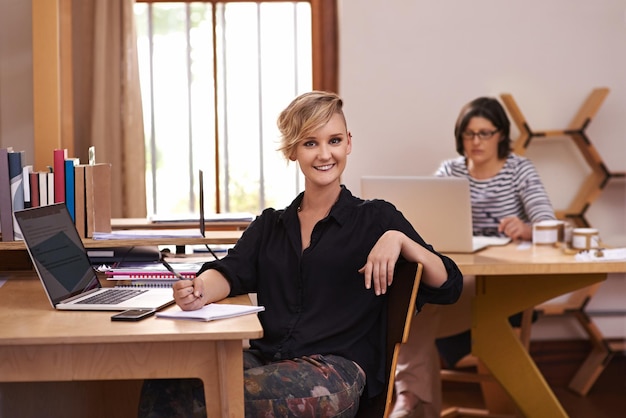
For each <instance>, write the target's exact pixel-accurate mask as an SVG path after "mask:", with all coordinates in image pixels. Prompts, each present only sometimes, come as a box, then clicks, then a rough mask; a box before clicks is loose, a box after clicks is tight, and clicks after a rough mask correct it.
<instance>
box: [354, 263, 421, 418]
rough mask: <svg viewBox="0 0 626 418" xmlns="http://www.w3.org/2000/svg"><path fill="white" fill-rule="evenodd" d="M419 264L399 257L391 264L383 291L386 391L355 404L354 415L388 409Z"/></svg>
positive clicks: (382, 413)
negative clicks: (391, 275) (389, 281)
mask: <svg viewBox="0 0 626 418" xmlns="http://www.w3.org/2000/svg"><path fill="white" fill-rule="evenodd" d="M422 268H423V266H422V264H421V263H409V262H404V261H400V262H398V263H397V264H396V266H395V271H394V278H393V283H392V284H391V286H390V287H389V289H388V294H387V298H388V300H387V338H386V341H387V344H386V358H385V378H386V379H385V380H386V382H385V383H386V387H387V389H386V391H384V392H383V393H381V394H380V395H378V396H377V397H376V398H375V399H373V400H372V401H371V402H369V403H368V404H367V405H363V407H362V408H359V412H358V413H357V415H356V416H357V417H358V418H366V417H367V418H374V417H376V418H380V417H387V416H389V414H390V412H391V404H392V401H393V387H394V382H395V374H396V364H397V361H398V351H399V350H400V344H402V343H404V342H406V340H407V338H408V336H409V329H410V328H411V321H412V320H413V317H414V316H415V301H416V299H417V289H418V288H419V283H420V279H421V277H422Z"/></svg>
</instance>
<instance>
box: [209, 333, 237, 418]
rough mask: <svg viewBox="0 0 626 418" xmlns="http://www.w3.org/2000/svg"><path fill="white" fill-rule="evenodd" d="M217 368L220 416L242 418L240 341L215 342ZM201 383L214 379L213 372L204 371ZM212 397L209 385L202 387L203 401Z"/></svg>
mask: <svg viewBox="0 0 626 418" xmlns="http://www.w3.org/2000/svg"><path fill="white" fill-rule="evenodd" d="M216 351H217V353H216V354H217V367H218V370H217V372H218V375H219V376H220V377H221V378H220V382H219V384H220V388H219V389H220V390H219V393H220V397H221V399H220V404H221V405H222V411H221V416H222V417H224V418H241V417H243V416H244V405H243V355H242V345H241V341H240V340H231V341H218V342H217V347H216ZM206 372H207V373H206V375H205V376H202V377H201V379H202V380H203V381H209V380H210V379H214V375H215V370H206ZM205 379H206V380H205ZM212 397H214V393H212V392H211V389H210V387H209V385H204V399H206V400H207V404H208V402H209V401H208V400H209V399H211V398H212Z"/></svg>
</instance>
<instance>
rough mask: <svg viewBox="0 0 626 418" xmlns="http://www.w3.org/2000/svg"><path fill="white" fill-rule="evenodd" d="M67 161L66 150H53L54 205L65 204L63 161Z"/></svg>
mask: <svg viewBox="0 0 626 418" xmlns="http://www.w3.org/2000/svg"><path fill="white" fill-rule="evenodd" d="M66 159H67V149H55V150H54V151H53V164H52V167H53V169H54V171H53V172H54V174H55V176H54V190H53V194H54V200H53V201H54V203H61V202H65V160H66Z"/></svg>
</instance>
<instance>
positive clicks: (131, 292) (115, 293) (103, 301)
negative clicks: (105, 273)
mask: <svg viewBox="0 0 626 418" xmlns="http://www.w3.org/2000/svg"><path fill="white" fill-rule="evenodd" d="M147 291H148V290H147V289H109V290H105V291H104V292H102V293H98V294H97V295H94V296H91V297H88V298H87V299H83V300H81V301H80V302H78V303H80V304H81V305H82V304H89V305H96V304H100V305H116V304H118V303H121V302H124V301H125V300H128V299H130V298H132V297H135V296H137V295H140V294H142V293H144V292H147Z"/></svg>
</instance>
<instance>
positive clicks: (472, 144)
mask: <svg viewBox="0 0 626 418" xmlns="http://www.w3.org/2000/svg"><path fill="white" fill-rule="evenodd" d="M509 130H510V122H509V119H508V117H507V115H506V112H505V110H504V108H503V107H502V105H501V104H500V102H498V101H497V100H496V99H493V98H489V97H479V98H477V99H475V100H473V101H471V102H469V103H468V104H466V105H465V106H464V107H463V108H462V109H461V112H460V114H459V116H458V118H457V121H456V125H455V127H454V137H455V143H456V151H457V153H458V154H459V155H460V156H459V157H457V158H455V159H451V160H447V161H444V162H443V163H442V164H441V166H440V167H439V169H438V170H437V172H436V175H437V176H453V177H466V178H468V179H469V183H470V195H471V203H472V227H473V233H474V235H486V236H494V235H495V236H497V235H500V236H507V237H510V238H511V239H513V240H524V241H530V240H531V239H532V223H534V222H538V221H542V220H548V219H555V216H554V210H553V208H552V204H551V203H550V199H549V198H548V195H547V194H546V191H545V189H544V187H543V184H542V182H541V179H540V178H539V174H538V173H537V171H536V170H535V167H534V166H533V164H532V163H531V161H530V160H528V159H527V158H524V157H521V156H519V155H516V154H514V153H512V152H511V139H510V137H509ZM474 292H475V283H474V277H473V276H464V277H463V292H462V294H461V298H460V299H459V301H458V302H457V303H456V304H454V305H449V306H434V305H430V306H425V307H424V309H423V310H422V311H421V312H420V313H419V315H417V317H416V318H415V320H414V321H413V322H412V325H411V332H410V335H409V340H408V342H407V344H405V345H404V346H403V347H402V348H401V350H400V354H399V358H398V367H397V369H396V383H395V389H396V394H397V400H396V403H395V406H394V410H393V413H392V415H391V417H392V418H401V417H426V418H438V417H439V416H440V413H441V379H440V356H441V358H442V359H443V361H444V363H447V365H449V366H454V364H456V362H457V361H458V360H459V359H460V358H462V357H464V356H465V355H466V354H469V352H470V335H469V328H470V318H471V315H470V309H471V299H472V297H473V295H474ZM451 336H452V337H451ZM443 337H448V338H443ZM437 338H439V339H438V340H437Z"/></svg>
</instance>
